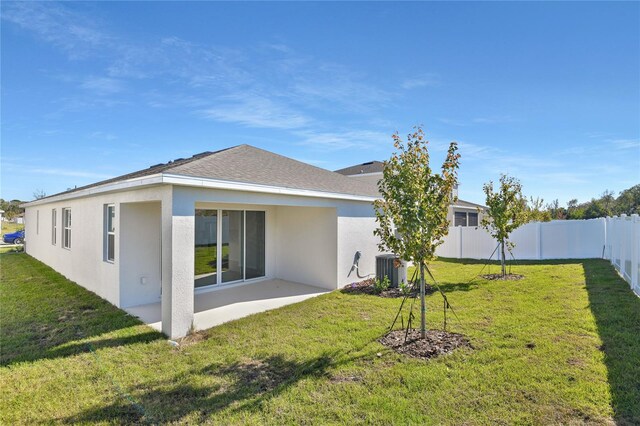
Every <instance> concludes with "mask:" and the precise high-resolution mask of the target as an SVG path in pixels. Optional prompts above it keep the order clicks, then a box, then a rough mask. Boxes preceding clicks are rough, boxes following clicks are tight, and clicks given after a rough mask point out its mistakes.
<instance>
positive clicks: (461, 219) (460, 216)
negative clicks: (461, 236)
mask: <svg viewBox="0 0 640 426" xmlns="http://www.w3.org/2000/svg"><path fill="white" fill-rule="evenodd" d="M453 226H467V213H466V212H455V216H454V222H453Z"/></svg>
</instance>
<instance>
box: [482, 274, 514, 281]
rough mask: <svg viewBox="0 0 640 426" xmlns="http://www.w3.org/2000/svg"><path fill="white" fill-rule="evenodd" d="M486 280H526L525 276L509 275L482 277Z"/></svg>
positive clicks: (487, 275)
mask: <svg viewBox="0 0 640 426" xmlns="http://www.w3.org/2000/svg"><path fill="white" fill-rule="evenodd" d="M480 276H481V277H482V278H484V279H485V280H491V281H493V280H498V281H518V280H521V279H523V278H524V275H520V274H507V275H505V276H504V277H503V276H502V274H486V275H480Z"/></svg>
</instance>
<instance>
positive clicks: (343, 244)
mask: <svg viewBox="0 0 640 426" xmlns="http://www.w3.org/2000/svg"><path fill="white" fill-rule="evenodd" d="M337 213H338V229H337V231H338V232H337V235H338V241H337V243H338V245H337V254H338V277H337V284H338V288H342V287H344V286H345V285H347V284H349V283H352V282H356V281H361V280H362V278H359V277H358V275H357V274H356V271H355V270H354V271H353V272H351V274H350V275H349V271H350V270H351V267H352V265H353V260H354V256H355V253H356V251H359V252H360V253H361V257H360V262H359V268H358V269H359V271H360V276H368V277H375V272H376V256H377V255H378V254H380V252H379V251H378V242H379V238H378V237H376V236H375V235H373V231H374V230H375V229H376V228H377V223H376V219H375V212H374V208H373V205H372V204H369V203H359V202H342V203H341V204H340V206H339V208H338V212H337Z"/></svg>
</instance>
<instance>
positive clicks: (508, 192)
mask: <svg viewBox="0 0 640 426" xmlns="http://www.w3.org/2000/svg"><path fill="white" fill-rule="evenodd" d="M482 189H483V190H484V193H485V194H486V196H487V200H486V203H485V204H486V205H487V208H488V209H487V215H486V216H485V217H483V218H482V223H481V224H482V227H483V228H485V229H486V230H487V231H488V232H489V233H490V234H491V236H492V237H493V238H495V239H496V240H498V242H499V243H500V251H501V254H502V256H500V263H501V265H502V277H503V278H504V277H506V275H507V269H506V266H505V247H508V248H509V249H511V248H513V247H514V244H513V243H512V242H511V241H509V234H511V232H513V231H514V230H515V229H517V228H518V227H519V226H520V225H523V224H525V223H527V222H528V218H529V215H528V212H527V200H526V199H525V198H524V197H523V196H522V185H521V184H520V181H519V180H518V179H516V178H514V177H510V176H507V175H501V176H500V188H498V189H497V191H496V192H494V191H493V182H492V181H489V183H485V184H484V185H483V187H482Z"/></svg>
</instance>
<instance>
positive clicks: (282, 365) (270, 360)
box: [62, 353, 342, 424]
mask: <svg viewBox="0 0 640 426" xmlns="http://www.w3.org/2000/svg"><path fill="white" fill-rule="evenodd" d="M334 356H335V354H329V353H326V354H322V355H320V356H318V357H315V358H311V359H309V360H306V361H295V360H289V359H286V358H285V357H283V356H282V355H274V356H270V357H266V358H262V359H247V360H244V361H238V362H234V363H232V364H227V365H225V364H212V365H209V366H207V367H205V368H201V369H194V370H192V371H189V372H187V373H181V374H180V375H179V376H176V377H174V378H172V379H169V380H163V381H158V382H155V383H151V384H148V383H147V384H145V385H144V387H141V388H139V389H134V390H133V392H132V396H130V397H127V398H126V399H125V397H121V398H118V400H116V401H115V402H114V403H113V404H111V405H108V406H105V407H100V408H95V409H90V410H87V411H85V412H82V413H79V414H78V415H76V416H72V417H69V418H66V419H62V421H63V422H65V423H71V424H75V423H94V422H107V423H111V422H113V421H114V419H118V420H117V421H118V422H120V423H125V424H128V423H136V424H138V423H146V424H164V423H172V422H178V421H180V420H181V419H183V418H185V417H186V416H188V421H189V423H193V424H200V423H203V422H205V421H206V420H207V418H208V417H209V416H210V415H211V414H214V413H216V412H219V411H221V410H225V409H230V410H231V412H247V413H251V412H257V411H260V410H261V409H262V407H263V405H264V403H265V402H267V401H268V400H270V399H271V398H273V397H275V396H277V395H279V394H280V393H282V392H283V391H285V390H286V389H288V388H289V387H290V386H292V385H294V384H296V383H297V382H299V381H300V380H303V379H305V378H309V377H312V378H313V377H330V374H329V372H328V369H329V368H331V367H335V366H336V365H337V364H338V363H336V362H334ZM341 363H342V362H341ZM341 363H340V364H341ZM187 380H188V382H187ZM203 382H204V383H208V384H202V383H203Z"/></svg>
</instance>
